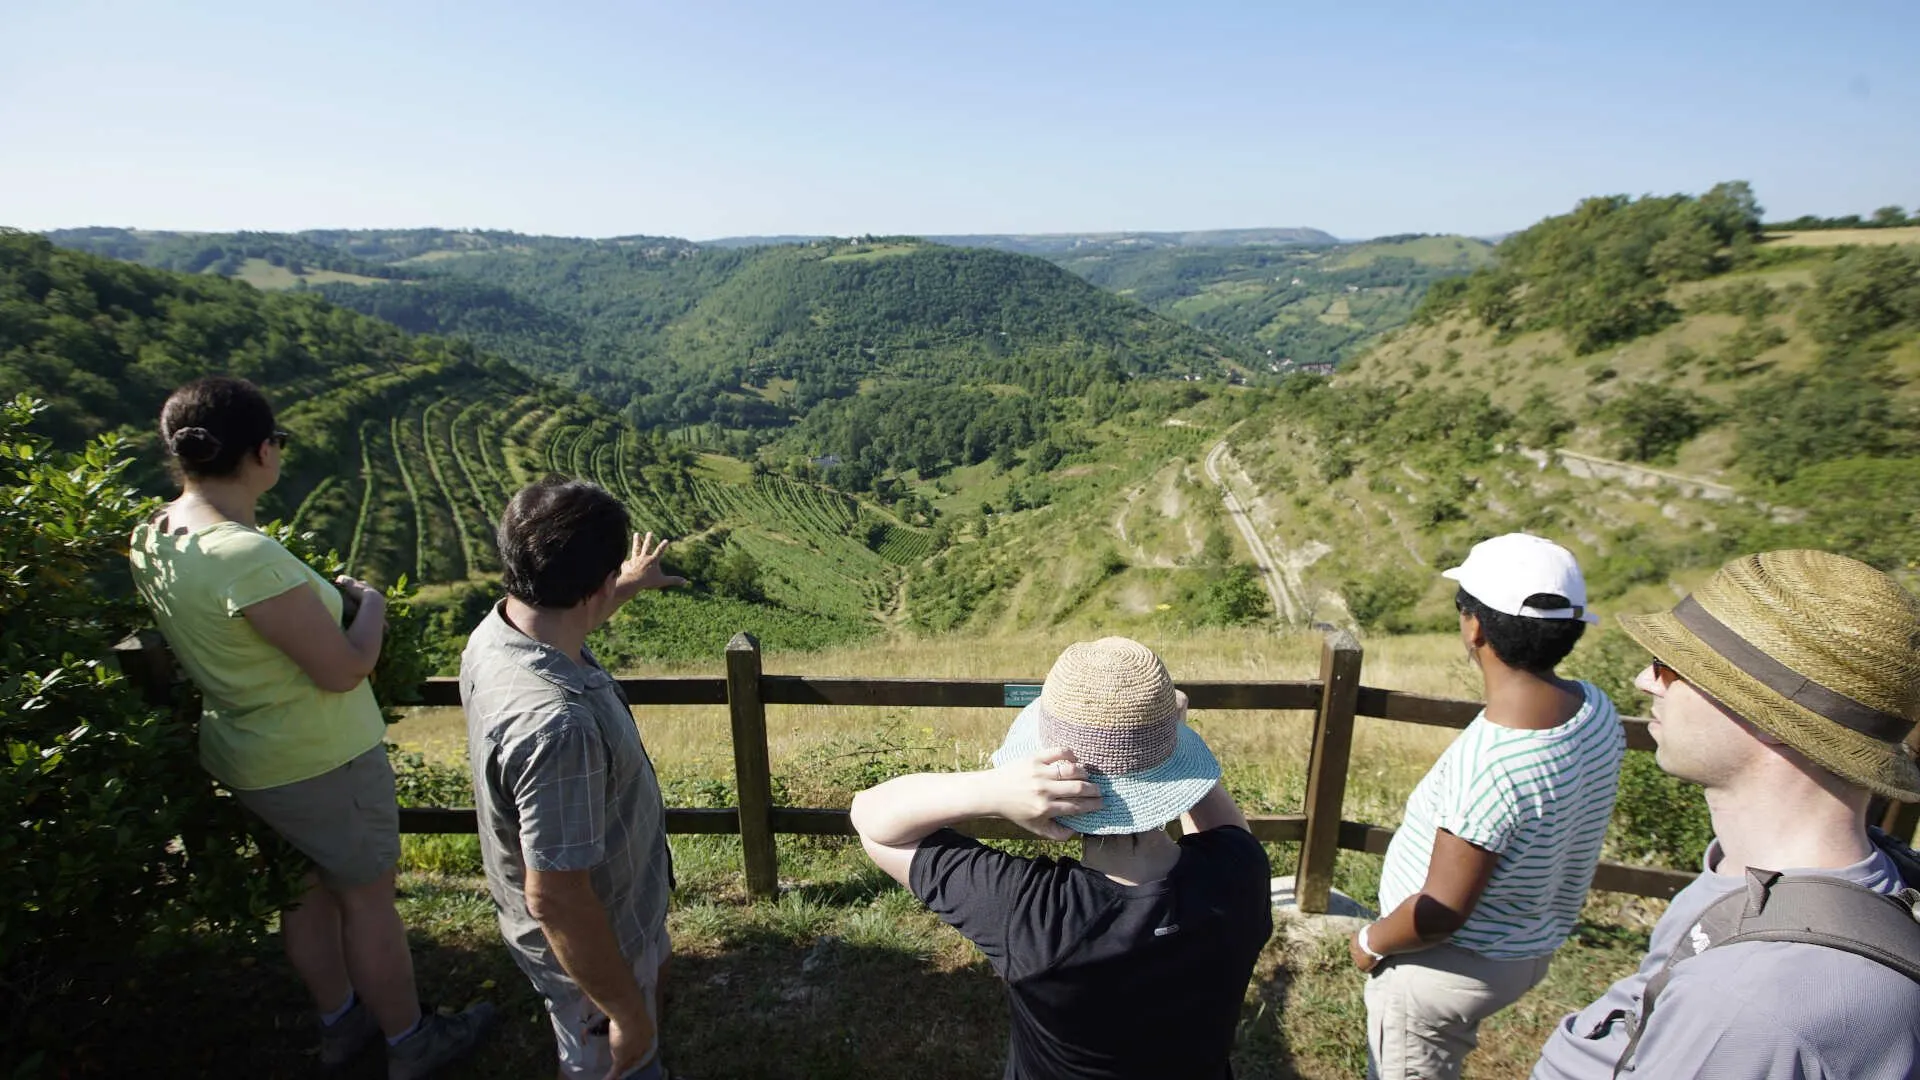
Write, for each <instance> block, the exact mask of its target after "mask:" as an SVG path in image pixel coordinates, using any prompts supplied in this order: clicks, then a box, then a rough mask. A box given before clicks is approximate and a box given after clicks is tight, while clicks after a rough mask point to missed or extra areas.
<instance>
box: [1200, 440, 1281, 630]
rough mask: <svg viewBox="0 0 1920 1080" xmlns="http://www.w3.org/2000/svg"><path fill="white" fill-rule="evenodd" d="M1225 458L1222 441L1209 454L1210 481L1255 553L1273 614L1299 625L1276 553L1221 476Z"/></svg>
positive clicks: (1208, 470) (1235, 525)
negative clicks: (1271, 550) (1262, 538)
mask: <svg viewBox="0 0 1920 1080" xmlns="http://www.w3.org/2000/svg"><path fill="white" fill-rule="evenodd" d="M1226 456H1227V443H1226V440H1224V439H1222V440H1221V441H1220V442H1218V443H1215V444H1214V447H1213V449H1212V450H1209V451H1208V452H1207V479H1209V480H1211V481H1213V482H1214V483H1215V484H1216V485H1218V486H1219V488H1220V501H1221V502H1224V503H1225V504H1226V506H1227V516H1228V517H1231V518H1232V519H1233V524H1234V527H1235V528H1238V529H1239V530H1240V537H1241V539H1243V540H1245V541H1246V542H1247V550H1249V551H1251V552H1253V560H1254V564H1255V566H1256V567H1257V568H1258V569H1259V571H1260V580H1261V581H1262V582H1264V583H1265V584H1266V586H1267V597H1268V598H1269V599H1271V600H1272V601H1273V613H1274V614H1275V615H1277V616H1279V617H1280V618H1281V619H1283V620H1285V621H1286V622H1287V623H1289V624H1298V623H1299V621H1300V617H1299V606H1298V605H1296V604H1295V603H1294V600H1293V594H1292V593H1291V592H1289V591H1288V589H1287V583H1286V579H1285V578H1284V577H1282V576H1281V574H1280V564H1279V563H1278V562H1276V561H1274V558H1273V553H1272V552H1270V551H1268V550H1267V545H1266V542H1265V541H1263V540H1261V539H1260V533H1259V530H1257V529H1255V528H1254V527H1253V518H1251V517H1250V516H1248V514H1247V509H1246V507H1244V506H1242V505H1241V504H1240V497H1239V496H1237V495H1235V494H1234V493H1233V488H1232V487H1231V486H1230V485H1228V483H1227V481H1226V479H1225V478H1224V477H1222V476H1221V475H1220V459H1221V458H1223V457H1226Z"/></svg>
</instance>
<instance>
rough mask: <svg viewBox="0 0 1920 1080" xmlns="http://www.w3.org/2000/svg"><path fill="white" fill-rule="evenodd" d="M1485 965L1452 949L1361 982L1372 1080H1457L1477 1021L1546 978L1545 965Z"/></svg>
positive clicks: (1419, 955)
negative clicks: (1363, 990) (1364, 1000)
mask: <svg viewBox="0 0 1920 1080" xmlns="http://www.w3.org/2000/svg"><path fill="white" fill-rule="evenodd" d="M1549 959H1551V957H1546V956H1537V957H1533V958H1531V959H1527V960H1491V959H1488V958H1487V957H1484V956H1481V955H1480V954H1479V953H1477V952H1474V951H1473V950H1471V949H1463V948H1461V947H1460V946H1458V945H1436V946H1434V947H1433V948H1431V949H1424V950H1422V951H1420V952H1416V953H1406V954H1404V955H1401V956H1395V957H1391V958H1389V959H1387V960H1386V961H1384V962H1383V963H1381V965H1380V966H1379V967H1377V968H1374V969H1373V972H1372V974H1370V975H1368V976H1367V991H1366V999H1367V1076H1368V1077H1369V1078H1370V1080H1414V1078H1418V1080H1459V1076H1460V1063H1461V1062H1463V1061H1465V1060H1466V1059H1467V1054H1468V1053H1470V1052H1471V1051H1472V1050H1473V1048H1474V1047H1476V1046H1478V1045H1480V1021H1482V1020H1485V1019H1486V1018H1487V1017H1489V1016H1492V1015H1493V1014H1494V1013H1497V1012H1499V1011H1500V1010H1501V1009H1504V1008H1506V1007H1507V1006H1509V1005H1511V1004H1513V1003H1514V1002H1516V1001H1518V1000H1520V997H1521V995H1523V994H1525V993H1526V992H1527V991H1529V990H1531V989H1533V988H1534V986H1535V985H1536V984H1537V983H1539V981H1540V980H1541V979H1544V978H1546V977H1547V961H1548V960H1549Z"/></svg>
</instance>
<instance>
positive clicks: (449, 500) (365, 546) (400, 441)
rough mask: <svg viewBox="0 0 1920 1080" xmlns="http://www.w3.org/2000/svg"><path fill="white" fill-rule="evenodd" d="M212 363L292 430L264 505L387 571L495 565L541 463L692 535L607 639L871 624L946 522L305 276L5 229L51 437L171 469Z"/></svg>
mask: <svg viewBox="0 0 1920 1080" xmlns="http://www.w3.org/2000/svg"><path fill="white" fill-rule="evenodd" d="M215 372H224V373H231V374H235V375H240V376H243V377H245V378H248V379H252V380H254V381H255V382H257V383H259V384H260V385H261V386H262V387H263V388H264V389H265V390H266V391H267V393H268V395H269V397H270V398H271V399H272V400H273V401H274V402H275V403H276V405H277V406H278V410H279V414H280V416H279V418H280V423H281V425H282V426H283V427H284V428H286V429H287V430H288V431H289V432H291V433H292V435H293V441H292V443H291V445H290V446H289V448H288V451H287V456H286V466H285V470H284V473H283V476H282V479H281V482H280V483H279V484H278V485H277V486H276V487H275V488H274V490H273V491H272V492H270V493H269V495H268V498H267V501H266V505H265V506H264V507H263V514H264V515H265V516H266V517H277V518H282V519H285V520H288V521H291V522H292V523H294V524H295V525H296V526H297V527H298V528H300V529H302V530H307V531H312V532H314V533H316V534H317V536H318V539H319V541H320V543H321V544H322V546H331V547H333V548H335V549H337V550H338V551H339V552H340V553H341V554H342V555H343V556H345V557H346V560H347V565H348V567H349V568H350V569H351V570H352V571H353V572H355V573H358V574H363V575H366V576H369V577H371V578H372V579H374V580H376V581H392V580H394V579H396V578H398V577H400V576H402V575H405V576H406V577H408V578H409V579H411V580H412V581H414V582H416V583H425V584H430V585H431V584H447V585H456V586H459V585H464V584H465V583H469V582H484V581H486V580H488V579H489V578H490V577H491V575H493V574H495V573H496V572H497V571H498V569H499V567H498V562H497V557H496V554H495V550H494V545H493V539H492V538H493V529H494V523H495V522H496V521H497V520H498V515H499V512H500V510H501V508H502V506H504V504H505V501H506V499H507V498H508V497H510V496H511V494H512V493H513V491H514V490H516V489H517V488H519V487H520V486H521V485H523V484H525V483H526V482H528V481H529V480H531V479H534V478H536V477H538V476H541V475H544V474H546V473H549V472H559V473H565V474H568V475H574V476H582V477H587V478H590V479H593V480H596V481H597V482H599V483H600V484H601V485H602V486H604V487H606V488H607V489H608V490H610V491H613V492H614V493H615V494H616V495H618V496H619V497H621V498H622V499H623V501H625V502H626V503H627V506H628V508H629V510H630V512H631V513H632V515H633V517H634V521H635V525H636V527H638V528H643V529H651V530H655V531H657V532H659V533H661V534H662V535H666V536H671V537H674V538H676V539H680V540H681V541H682V543H680V544H679V545H678V547H677V549H676V551H675V552H674V554H673V556H672V558H673V560H674V561H675V563H676V565H678V566H679V567H680V568H682V569H684V570H686V571H688V572H689V573H690V574H692V575H694V576H695V577H696V578H697V579H698V586H697V588H696V590H695V594H694V595H693V596H689V597H675V598H672V599H669V600H663V601H661V603H660V604H658V605H654V607H653V608H650V609H649V612H648V613H647V615H646V616H642V615H641V614H638V613H636V614H635V615H633V616H632V617H631V618H630V619H629V620H628V621H627V622H626V623H624V624H621V625H616V627H615V628H614V629H613V631H610V634H609V641H608V652H609V654H610V655H614V656H622V655H643V654H644V655H659V654H678V653H680V652H685V651H689V650H697V649H710V648H717V647H718V644H719V643H722V642H724V641H725V639H726V637H727V635H729V634H731V633H732V632H734V631H735V630H738V629H742V628H751V629H756V630H758V631H760V632H761V633H762V634H763V636H765V637H767V638H768V640H769V641H770V642H772V643H773V644H774V645H775V647H791V646H793V645H796V644H819V643H823V642H828V641H838V640H845V639H847V638H849V637H857V636H861V635H863V634H867V633H872V632H873V631H874V630H875V629H876V628H877V623H876V622H875V621H874V617H873V616H874V615H875V613H878V612H882V611H885V610H888V609H891V608H892V607H893V606H894V605H895V596H894V591H895V583H896V582H897V581H898V579H899V578H900V577H901V575H902V574H903V572H904V571H903V570H902V569H901V568H902V567H903V566H906V565H909V564H912V563H915V562H917V561H918V560H920V559H923V558H925V557H926V556H928V555H929V554H931V553H932V551H933V548H934V546H935V540H936V538H935V535H934V534H933V532H931V531H930V530H928V529H925V528H915V527H912V526H910V525H908V524H907V523H905V522H903V521H901V520H900V519H899V518H898V517H896V516H895V515H893V514H891V513H889V512H887V511H886V510H884V509H881V508H879V507H877V506H875V505H873V504H871V503H866V502H860V501H857V500H855V499H853V498H850V497H849V496H847V495H845V494H843V493H840V492H837V491H833V490H830V489H827V488H825V487H822V486H820V485H818V484H815V483H808V482H800V481H795V480H790V479H784V478H781V477H777V476H770V475H763V476H758V477H756V476H754V475H753V473H752V471H751V470H749V468H748V467H747V466H746V465H745V464H744V463H741V462H737V461H731V460H728V459H724V458H718V457H713V456H703V455H700V454H698V453H696V452H695V451H694V450H693V449H691V448H689V447H686V446H684V445H678V444H675V443H671V442H668V441H667V440H666V439H665V438H664V437H663V435H662V433H660V432H658V431H655V432H652V433H642V432H640V431H639V430H637V429H635V428H633V427H632V426H631V425H628V424H626V423H624V422H622V421H621V419H620V417H619V416H618V414H617V413H615V412H614V411H612V410H611V409H609V408H607V407H606V406H604V405H602V404H600V403H598V402H595V401H594V400H592V399H590V398H585V397H582V396H580V395H578V394H576V393H573V392H571V391H568V390H563V389H560V388H558V387H555V386H551V385H547V384H544V383H542V382H541V381H539V380H538V379H536V378H534V377H532V376H529V375H527V374H525V373H523V372H521V371H519V370H517V369H515V368H514V367H512V366H510V365H508V364H505V363H503V362H501V361H499V360H495V359H490V358H487V357H485V356H484V354H482V353H480V352H479V351H477V350H476V349H475V348H474V347H473V346H472V345H470V344H467V343H465V342H459V341H453V340H449V339H446V338H438V337H429V336H420V335H413V334H408V333H406V332H404V331H402V330H400V329H398V328H396V327H394V326H392V325H389V324H388V323H385V322H382V321H380V320H377V319H372V318H368V317H366V316H363V315H359V314H356V313H354V312H351V311H348V310H345V309H343V308H339V307H335V306H334V305H332V304H329V303H328V302H326V301H325V300H324V299H322V298H321V297H319V296H316V295H313V294H311V293H304V294H303V293H277V294H276V293H263V292H260V291H259V290H256V289H253V288H250V287H248V286H247V285H245V284H242V283H240V282H236V281H228V280H223V279H222V278H220V277H218V276H214V275H208V274H183V273H176V272H169V271H160V270H152V269H148V268H145V267H140V266H136V265H133V264H130V263H125V262H117V261H113V260H108V259H102V258H96V257H93V256H88V255H83V254H79V253H76V252H71V251H66V250H62V249H60V248H56V247H55V246H53V245H52V244H50V243H49V242H48V241H46V240H45V239H42V238H40V237H37V236H32V235H27V234H23V233H18V232H11V231H0V395H5V396H6V397H8V398H12V397H13V396H14V395H17V394H27V395H30V396H33V397H36V398H39V399H41V400H43V401H45V402H46V403H47V406H48V407H47V409H46V411H45V412H44V413H43V414H42V415H41V416H40V418H39V420H38V426H40V427H41V428H42V429H43V431H44V432H45V433H46V434H47V435H49V436H51V437H52V438H53V439H54V440H55V442H56V444H57V445H61V446H75V445H77V444H78V443H79V442H80V441H81V440H82V439H84V438H86V437H88V436H91V435H93V434H96V433H100V432H105V431H116V430H117V431H124V432H125V433H126V434H128V435H129V436H131V437H132V438H133V440H134V444H135V446H136V447H137V448H138V451H139V458H140V467H139V469H138V470H137V471H136V476H137V478H138V480H139V482H140V483H141V486H142V487H143V488H144V489H145V490H147V491H150V492H152V493H154V494H160V493H162V492H164V491H166V490H169V489H170V486H169V485H168V484H167V483H166V481H165V479H164V476H163V473H162V470H161V467H160V466H161V459H160V455H159V452H158V450H157V449H156V447H155V445H154V444H155V442H156V439H155V438H154V436H153V434H152V428H153V425H154V423H155V418H156V417H157V416H158V415H159V410H160V405H161V403H162V401H164V400H165V398H166V395H167V394H168V393H169V392H171V391H172V389H173V388H174V387H175V386H177V385H179V384H180V383H183V382H185V381H187V380H189V379H192V378H195V377H197V376H199V375H203V374H208V373H215ZM929 516H930V515H929ZM436 595H440V594H439V593H436ZM668 608H671V609H672V610H674V611H675V612H676V613H677V614H676V617H675V618H674V619H673V620H672V621H673V622H674V624H675V625H674V627H673V632H672V633H671V634H667V633H664V632H656V631H657V628H654V627H653V626H652V624H649V623H647V622H646V621H645V619H646V618H655V619H657V618H659V617H660V615H659V612H660V610H663V609H668Z"/></svg>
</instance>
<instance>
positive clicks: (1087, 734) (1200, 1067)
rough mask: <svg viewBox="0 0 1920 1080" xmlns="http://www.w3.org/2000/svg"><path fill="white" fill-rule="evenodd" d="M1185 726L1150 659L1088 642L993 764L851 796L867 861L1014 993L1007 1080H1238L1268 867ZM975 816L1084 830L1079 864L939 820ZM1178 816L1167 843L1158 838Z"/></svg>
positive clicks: (1130, 649) (1265, 912)
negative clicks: (1235, 1052) (1021, 850)
mask: <svg viewBox="0 0 1920 1080" xmlns="http://www.w3.org/2000/svg"><path fill="white" fill-rule="evenodd" d="M1186 713H1187V701H1186V695H1185V694H1183V693H1180V692H1179V691H1177V690H1175V689H1174V687H1173V680H1172V679H1171V678H1169V677H1168V675H1167V669H1166V667H1165V666H1164V665H1163V664H1161V662H1160V658H1159V657H1157V656H1155V655H1154V654H1153V652H1152V651H1151V650H1149V649H1147V648H1146V647H1145V646H1143V645H1140V644H1138V643H1137V642H1133V641H1129V640H1127V639H1125V638H1104V639H1102V640H1100V641H1094V642H1080V643H1078V644H1075V645H1072V646H1069V647H1068V649H1067V650H1066V652H1064V653H1062V654H1061V656H1060V659H1059V661H1058V662H1056V663H1055V664H1054V666H1053V670H1052V671H1051V672H1049V673H1048V675H1047V681H1046V684H1045V686H1043V687H1042V688H1041V692H1040V700H1038V701H1036V702H1035V703H1034V704H1032V705H1029V706H1028V707H1027V708H1026V709H1025V710H1023V711H1022V712H1021V714H1020V716H1019V718H1018V719H1017V720H1015V721H1014V723H1013V727H1012V729H1011V730H1010V731H1008V733H1007V738H1006V741H1005V743H1004V744H1003V745H1002V746H1001V747H1000V749H999V750H998V751H996V752H995V753H994V755H993V763H994V768H992V769H986V770H982V771H979V772H968V773H921V774H918V775H914V776H902V777H899V778H897V779H894V780H889V781H887V782H886V783H884V784H881V785H879V786H878V787H874V788H870V789H868V790H866V791H863V792H861V793H860V794H859V795H857V796H855V797H854V800H853V824H854V827H855V828H856V829H858V830H859V832H860V838H861V841H862V843H863V844H864V845H865V847H866V851H867V854H868V855H869V856H870V857H871V858H872V859H873V861H874V863H875V864H877V865H878V866H879V867H880V868H881V869H882V870H885V871H886V872H887V873H889V874H891V875H892V876H893V877H894V878H895V879H896V880H897V881H899V882H900V883H901V884H903V885H905V886H907V887H908V888H909V889H911V890H912V891H913V894H914V895H915V896H917V897H919V898H920V899H921V900H922V901H923V902H925V903H926V905H927V906H928V907H929V908H930V909H932V910H933V912H934V913H935V914H937V915H939V916H940V917H941V918H942V919H944V920H946V922H947V923H949V924H950V925H952V926H953V927H954V928H955V929H957V930H959V931H960V932H961V933H962V934H964V935H966V937H967V938H968V939H969V940H970V941H972V942H973V943H974V944H975V945H977V946H979V948H980V950H981V951H982V952H983V953H985V954H986V956H987V959H988V960H989V961H990V962H991V963H992V964H993V969H994V971H995V972H997V973H998V974H999V975H1000V977H1001V978H1002V979H1004V980H1005V981H1006V984H1007V994H1008V998H1009V1000H1010V1004H1011V1011H1012V1025H1011V1032H1010V1035H1009V1039H1008V1050H1007V1068H1006V1073H1005V1077H1006V1080H1068V1078H1073V1080H1131V1078H1136V1077H1137V1078H1141V1080H1146V1078H1153V1080H1166V1078H1170V1077H1182V1078H1188V1077H1191V1078H1199V1080H1219V1078H1222V1077H1231V1076H1232V1075H1233V1074H1232V1070H1231V1068H1230V1067H1229V1065H1228V1060H1227V1059H1228V1055H1229V1053H1230V1051H1231V1050H1232V1047H1233V1032H1234V1028H1235V1025H1236V1023H1237V1021H1238V1019H1239V1015H1240V1006H1241V1002H1242V1000H1243V999H1244V997H1245V995H1246V989H1247V981H1248V979H1249V978H1251V977H1252V975H1253V965H1254V960H1255V958H1257V957H1258V956H1259V954H1260V950H1261V948H1262V947H1263V946H1265V945H1266V943H1267V939H1268V937H1269V936H1271V935H1272V933H1273V912H1272V909H1271V907H1270V906H1269V903H1268V873H1269V869H1268V865H1267V856H1266V852H1265V851H1264V850H1263V849H1262V848H1261V847H1260V844H1259V842H1258V841H1256V840H1254V838H1253V835H1252V834H1251V833H1250V832H1248V831H1247V819H1246V817H1245V816H1243V815H1242V814H1241V813H1240V811H1239V809H1238V808H1237V807H1236V806H1234V804H1233V800H1232V799H1231V798H1229V797H1228V795H1227V793H1226V789H1224V788H1223V787H1221V786H1220V765H1219V762H1217V761H1216V760H1214V757H1213V753H1212V752H1211V751H1209V750H1208V749H1207V746H1206V743H1205V742H1203V741H1202V740H1201V738H1200V736H1199V735H1198V734H1197V733H1195V732H1194V731H1193V729H1192V728H1189V727H1188V726H1187V725H1186ZM987 816H993V817H1003V818H1006V819H1008V820H1011V821H1013V822H1016V823H1018V824H1019V825H1021V826H1023V827H1025V828H1026V829H1028V830H1030V831H1032V832H1033V833H1035V834H1037V835H1039V836H1042V837H1045V838H1048V839H1052V840H1066V839H1069V838H1071V837H1073V836H1075V835H1078V836H1079V837H1080V838H1081V858H1080V859H1079V860H1074V859H1071V858H1061V859H1052V858H1044V857H1043V858H1022V857H1019V856H1015V855H1009V854H1007V853H1005V852H1003V851H999V850H996V849H994V848H990V847H987V846H985V845H983V844H981V843H979V842H978V841H975V840H970V839H968V838H966V837H964V836H961V835H960V834H959V833H957V832H955V831H953V830H952V829H950V828H948V827H947V826H950V825H953V824H956V823H958V822H961V821H965V820H967V819H969V818H974V817H987ZM1175 818H1179V819H1180V821H1181V824H1182V827H1183V830H1184V832H1185V835H1183V836H1181V837H1180V839H1179V840H1178V841H1175V840H1174V839H1173V838H1172V837H1170V836H1169V835H1168V834H1167V833H1166V832H1165V831H1163V830H1162V827H1163V826H1165V825H1166V824H1167V823H1168V822H1171V821H1173V820H1174V819H1175Z"/></svg>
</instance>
